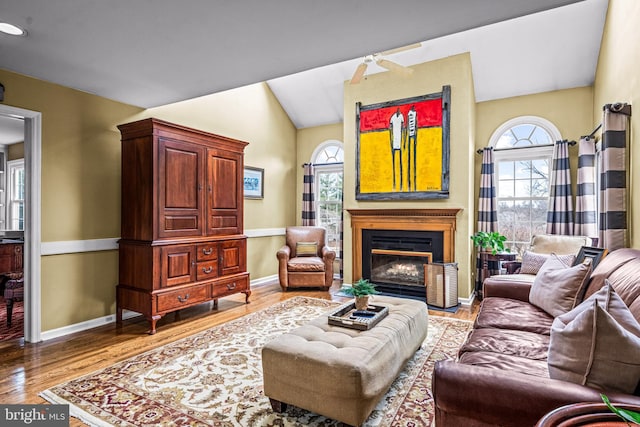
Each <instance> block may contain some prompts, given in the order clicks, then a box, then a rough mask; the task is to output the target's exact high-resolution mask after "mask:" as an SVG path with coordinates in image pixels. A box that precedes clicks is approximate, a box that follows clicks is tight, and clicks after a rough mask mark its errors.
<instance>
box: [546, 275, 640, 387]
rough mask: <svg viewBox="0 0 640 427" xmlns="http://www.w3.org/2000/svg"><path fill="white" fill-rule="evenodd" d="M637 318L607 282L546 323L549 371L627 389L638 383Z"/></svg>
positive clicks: (639, 339) (639, 330) (639, 338)
mask: <svg viewBox="0 0 640 427" xmlns="http://www.w3.org/2000/svg"><path fill="white" fill-rule="evenodd" d="M638 354H640V324H638V322H637V321H636V320H635V319H634V317H633V316H632V315H631V313H630V312H629V309H628V308H627V306H626V304H625V303H624V301H622V299H621V298H620V297H619V296H618V295H617V294H616V293H615V291H614V290H613V288H612V287H611V286H610V285H609V284H607V285H605V286H604V287H603V288H601V290H600V291H598V292H596V293H595V294H593V295H592V296H591V297H590V298H588V299H587V300H586V301H584V302H583V303H582V304H580V305H579V306H577V307H576V308H575V309H573V310H571V311H570V312H568V313H566V314H564V315H561V316H559V317H557V318H556V319H555V320H554V321H553V325H552V326H551V337H550V343H549V355H548V359H547V361H548V364H549V376H550V377H551V378H553V379H559V380H564V381H570V382H573V383H577V384H581V385H586V386H589V387H595V388H597V389H600V390H605V391H606V390H613V391H619V392H623V393H633V392H634V391H636V388H637V387H638V385H639V383H640V358H638Z"/></svg>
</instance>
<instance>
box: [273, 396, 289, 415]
mask: <svg viewBox="0 0 640 427" xmlns="http://www.w3.org/2000/svg"><path fill="white" fill-rule="evenodd" d="M269 402H270V403H271V409H273V412H284V411H286V410H287V404H286V403H284V402H280V401H279V400H275V399H272V398H269Z"/></svg>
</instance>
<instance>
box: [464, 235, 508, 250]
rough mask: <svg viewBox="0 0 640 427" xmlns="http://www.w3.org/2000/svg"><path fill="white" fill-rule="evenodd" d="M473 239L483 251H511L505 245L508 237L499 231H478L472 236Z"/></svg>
mask: <svg viewBox="0 0 640 427" xmlns="http://www.w3.org/2000/svg"><path fill="white" fill-rule="evenodd" d="M471 240H473V244H474V245H475V246H477V247H479V248H480V250H481V251H487V252H491V254H492V255H495V254H497V253H498V252H511V251H510V250H509V248H506V247H505V246H504V242H505V241H506V240H507V238H506V237H505V236H503V235H502V234H500V233H498V232H497V231H491V232H487V231H478V232H477V233H476V234H474V235H473V236H471Z"/></svg>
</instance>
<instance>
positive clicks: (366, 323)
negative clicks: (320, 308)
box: [329, 301, 389, 331]
mask: <svg viewBox="0 0 640 427" xmlns="http://www.w3.org/2000/svg"><path fill="white" fill-rule="evenodd" d="M361 313H362V314H361ZM364 313H367V314H366V315H364ZM364 313H363V311H361V310H356V304H355V302H353V301H352V302H349V303H347V304H344V305H341V306H340V307H338V308H337V309H336V310H335V311H333V312H331V313H329V324H330V325H334V326H342V327H344V328H350V329H357V330H360V331H366V330H369V329H371V328H373V327H374V326H375V325H377V324H378V322H380V321H381V320H382V319H384V318H385V317H387V315H388V314H389V308H388V307H386V306H383V305H375V304H369V305H368V306H367V310H366V311H364Z"/></svg>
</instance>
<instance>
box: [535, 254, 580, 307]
mask: <svg viewBox="0 0 640 427" xmlns="http://www.w3.org/2000/svg"><path fill="white" fill-rule="evenodd" d="M590 273H591V263H581V264H578V265H576V266H573V267H570V266H569V265H567V264H565V263H564V262H563V261H562V260H561V259H560V258H559V257H558V256H557V255H555V254H551V256H550V257H549V259H548V260H547V261H545V263H544V265H543V266H542V268H541V269H540V271H539V272H538V274H537V275H536V278H535V279H534V280H533V285H531V292H530V293H529V302H530V303H531V304H533V305H535V306H536V307H539V308H541V309H543V310H544V311H546V312H547V313H549V314H550V315H551V316H553V317H557V316H560V315H561V314H564V313H566V312H568V311H570V310H571V309H572V308H573V307H575V306H576V302H577V299H578V295H579V294H581V290H582V289H583V287H584V286H585V283H586V281H587V280H588V279H589V274H590Z"/></svg>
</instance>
